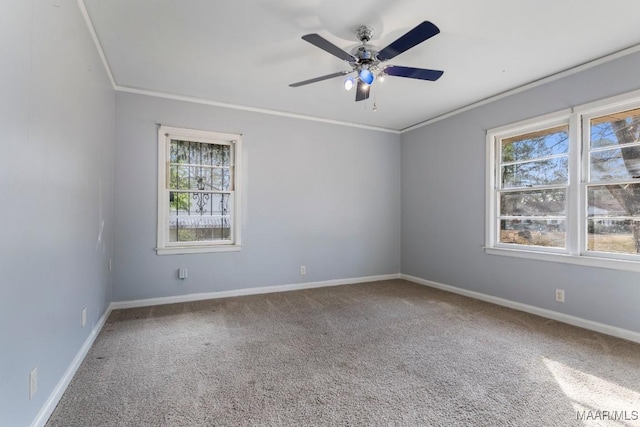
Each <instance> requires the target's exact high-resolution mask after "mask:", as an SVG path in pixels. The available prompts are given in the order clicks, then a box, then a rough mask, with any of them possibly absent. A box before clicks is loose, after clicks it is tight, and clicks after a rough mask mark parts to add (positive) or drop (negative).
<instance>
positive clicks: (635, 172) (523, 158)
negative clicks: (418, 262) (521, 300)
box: [486, 92, 640, 271]
mask: <svg viewBox="0 0 640 427" xmlns="http://www.w3.org/2000/svg"><path fill="white" fill-rule="evenodd" d="M487 170H488V171H489V173H488V177H487V225H486V230H487V231H486V235H487V236H486V240H487V242H486V251H487V253H490V254H499V255H509V256H517V257H527V258H535V259H544V260H550V261H560V262H569V263H576V264H583V265H593V266H600V267H606V268H618V269H625V270H632V271H640V92H637V93H634V94H630V95H627V96H623V97H617V98H615V99H610V100H606V101H601V102H598V103H593V104H589V105H586V106H581V107H576V108H575V109H574V110H573V111H562V112H559V113H556V114H551V115H548V116H544V117H540V118H536V119H532V120H527V121H524V122H520V123H516V124H513V125H509V126H505V127H501V128H498V129H492V130H490V131H489V132H488V133H487Z"/></svg>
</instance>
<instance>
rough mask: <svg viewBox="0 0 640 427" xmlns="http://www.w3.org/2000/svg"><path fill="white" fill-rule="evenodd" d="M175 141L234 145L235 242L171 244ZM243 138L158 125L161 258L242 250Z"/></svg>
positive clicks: (232, 195)
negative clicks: (171, 170) (171, 169)
mask: <svg viewBox="0 0 640 427" xmlns="http://www.w3.org/2000/svg"><path fill="white" fill-rule="evenodd" d="M172 139H180V140H187V141H195V142H205V143H210V144H219V145H230V146H232V147H233V149H232V160H233V161H232V163H233V165H232V166H233V182H234V186H233V191H231V203H232V204H233V208H232V209H233V213H232V215H233V220H232V228H231V238H230V239H229V240H219V241H215V240H214V241H204V242H203V241H199V242H170V241H169V209H168V206H169V197H170V195H169V193H170V191H169V185H168V170H169V169H168V165H169V161H170V157H169V149H170V145H171V140H172ZM241 166H242V135H241V134H231V133H222V132H213V131H205V130H196V129H187V128H178V127H171V126H163V125H158V229H157V247H156V253H157V254H158V255H176V254H189V253H204V252H235V251H239V250H240V249H241V248H242V246H241V239H240V235H241V228H242V224H241V222H240V219H241V201H242V197H241V189H242V185H241V182H240V178H241V176H242V172H241V171H242V168H241Z"/></svg>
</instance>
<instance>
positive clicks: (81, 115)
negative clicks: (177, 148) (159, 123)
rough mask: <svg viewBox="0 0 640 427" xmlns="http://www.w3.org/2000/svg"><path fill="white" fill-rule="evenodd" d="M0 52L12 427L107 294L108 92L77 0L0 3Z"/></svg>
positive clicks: (1, 296) (31, 409)
mask: <svg viewBox="0 0 640 427" xmlns="http://www.w3.org/2000/svg"><path fill="white" fill-rule="evenodd" d="M0 52H1V55H0V70H1V71H0V73H1V75H2V78H0V88H1V94H2V96H1V98H0V100H1V101H0V109H1V110H0V140H1V141H2V152H1V154H0V198H1V199H2V208H1V209H0V224H2V238H1V240H0V278H1V279H0V280H2V282H1V284H0V425H2V426H16V427H18V426H26V425H29V424H30V423H31V422H32V421H33V420H34V418H35V417H36V414H37V413H38V411H39V410H40V408H41V407H42V406H43V405H44V403H45V401H46V399H47V398H48V397H49V395H50V394H51V393H52V391H53V389H54V387H55V385H56V384H57V383H58V381H59V380H60V379H61V378H62V376H63V374H64V372H65V371H66V369H67V368H68V367H69V365H70V364H71V362H72V360H73V358H74V357H75V355H76V354H77V352H78V350H79V349H80V347H81V346H82V344H83V343H84V341H85V340H86V338H87V337H88V335H89V333H90V332H91V329H92V328H93V326H94V325H95V324H96V320H97V319H98V318H99V317H100V316H101V315H102V314H103V313H104V311H105V309H106V307H107V305H108V303H109V301H110V300H111V285H110V277H109V272H108V258H109V254H110V252H111V250H112V246H113V245H112V241H113V239H112V236H113V233H112V229H113V213H112V207H113V203H112V200H113V157H114V156H113V151H114V139H115V136H114V122H115V112H114V107H115V96H114V92H113V89H112V88H111V86H110V83H109V80H108V79H107V76H106V74H105V71H104V67H103V66H102V63H101V62H100V60H99V57H98V55H97V53H96V49H95V45H94V44H93V41H92V40H91V37H90V35H89V32H88V30H87V27H86V25H85V23H84V20H83V19H82V16H81V13H80V10H79V9H78V5H77V4H76V2H75V1H74V0H56V1H55V2H52V1H35V2H31V1H24V0H3V1H2V2H0ZM103 224H104V225H103ZM82 307H86V308H87V311H88V313H87V318H88V319H87V325H86V327H85V328H84V329H82V328H81V327H80V311H81V309H82ZM35 366H37V367H38V391H37V393H36V395H35V396H34V398H33V399H32V400H29V387H28V378H29V372H30V371H31V369H32V368H33V367H35Z"/></svg>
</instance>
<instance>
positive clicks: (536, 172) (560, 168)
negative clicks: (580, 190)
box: [502, 157, 569, 188]
mask: <svg viewBox="0 0 640 427" xmlns="http://www.w3.org/2000/svg"><path fill="white" fill-rule="evenodd" d="M568 176H569V159H568V158H567V157H559V158H556V159H549V160H542V161H532V162H527V163H519V164H516V165H509V166H503V167H502V188H517V187H535V186H539V185H554V184H566V183H567V182H568Z"/></svg>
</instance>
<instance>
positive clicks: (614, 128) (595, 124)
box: [590, 109, 640, 149]
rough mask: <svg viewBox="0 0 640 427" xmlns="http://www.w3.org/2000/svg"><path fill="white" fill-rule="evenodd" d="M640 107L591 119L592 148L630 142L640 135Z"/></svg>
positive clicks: (636, 139)
mask: <svg viewBox="0 0 640 427" xmlns="http://www.w3.org/2000/svg"><path fill="white" fill-rule="evenodd" d="M639 125H640V109H636V110H629V111H623V112H621V113H613V114H608V115H606V116H602V117H596V118H594V119H591V123H590V126H591V141H590V144H591V148H592V149H593V148H599V147H608V146H611V145H621V144H629V143H632V142H636V141H638V137H639V136H640V135H639V133H640V129H639V128H640V126H639Z"/></svg>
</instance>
